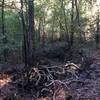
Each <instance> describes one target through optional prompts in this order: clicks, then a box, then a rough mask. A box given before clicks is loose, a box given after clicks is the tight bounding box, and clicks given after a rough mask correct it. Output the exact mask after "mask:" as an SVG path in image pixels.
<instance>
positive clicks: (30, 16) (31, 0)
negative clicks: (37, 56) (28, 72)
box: [27, 0, 35, 67]
mask: <svg viewBox="0 0 100 100" xmlns="http://www.w3.org/2000/svg"><path fill="white" fill-rule="evenodd" d="M33 3H34V0H28V8H29V9H28V25H29V26H28V37H27V39H28V65H29V67H32V66H33V52H34V51H33V50H34V49H35V44H34V41H33V39H34V4H33ZM33 44H34V46H33Z"/></svg>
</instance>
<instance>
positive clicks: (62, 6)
mask: <svg viewBox="0 0 100 100" xmlns="http://www.w3.org/2000/svg"><path fill="white" fill-rule="evenodd" d="M60 2H61V9H62V12H63V15H64V22H65V33H66V35H65V36H66V38H67V41H68V42H69V34H68V27H67V19H66V13H65V6H64V0H60Z"/></svg>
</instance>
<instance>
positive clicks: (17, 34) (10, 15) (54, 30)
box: [0, 0, 100, 66]
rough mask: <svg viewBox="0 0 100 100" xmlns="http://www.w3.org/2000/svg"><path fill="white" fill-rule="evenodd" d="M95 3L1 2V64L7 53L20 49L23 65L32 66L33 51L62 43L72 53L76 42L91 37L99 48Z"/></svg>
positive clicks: (62, 0) (50, 0) (78, 0)
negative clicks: (22, 54) (54, 43)
mask: <svg viewBox="0 0 100 100" xmlns="http://www.w3.org/2000/svg"><path fill="white" fill-rule="evenodd" d="M97 3H99V2H97V1H96V0H9V1H8V0H0V23H1V24H0V45H1V46H0V47H1V48H0V52H1V54H2V55H3V56H4V60H5V61H7V55H8V51H10V50H16V49H17V50H20V49H21V50H22V48H23V50H24V58H25V59H24V61H25V62H26V65H27V64H28V65H29V66H31V65H32V63H33V60H32V59H33V58H34V57H33V52H34V50H35V48H37V47H44V46H45V45H47V44H48V43H51V42H54V41H58V40H59V41H65V42H66V43H67V44H68V48H69V49H71V47H72V46H73V44H74V43H75V42H76V41H77V42H80V43H81V42H86V40H87V39H89V41H91V40H90V38H91V37H92V41H94V39H95V40H96V44H97V47H98V46H99V45H98V44H99V41H100V36H99V11H97V9H96V8H98V6H97V5H96V4H97ZM90 12H91V13H90ZM93 12H94V13H93ZM90 19H91V20H92V23H90V21H89V20H90ZM94 35H95V36H94ZM93 36H94V37H95V38H94V37H93ZM87 41H88V40H87Z"/></svg>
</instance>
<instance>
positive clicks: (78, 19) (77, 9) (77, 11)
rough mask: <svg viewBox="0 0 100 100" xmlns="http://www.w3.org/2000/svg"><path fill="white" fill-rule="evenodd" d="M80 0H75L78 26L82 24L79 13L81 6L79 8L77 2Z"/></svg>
mask: <svg viewBox="0 0 100 100" xmlns="http://www.w3.org/2000/svg"><path fill="white" fill-rule="evenodd" d="M77 1H78V0H75V7H76V14H77V15H76V21H77V24H78V26H80V15H79V8H78V3H77Z"/></svg>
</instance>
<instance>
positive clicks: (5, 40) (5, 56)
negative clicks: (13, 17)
mask: <svg viewBox="0 0 100 100" xmlns="http://www.w3.org/2000/svg"><path fill="white" fill-rule="evenodd" d="M4 2H5V1H4V0H3V1H2V35H3V43H4V46H5V45H6V43H7V38H6V35H5V25H4ZM7 54H8V49H7V48H4V50H3V56H4V61H5V62H7Z"/></svg>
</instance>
